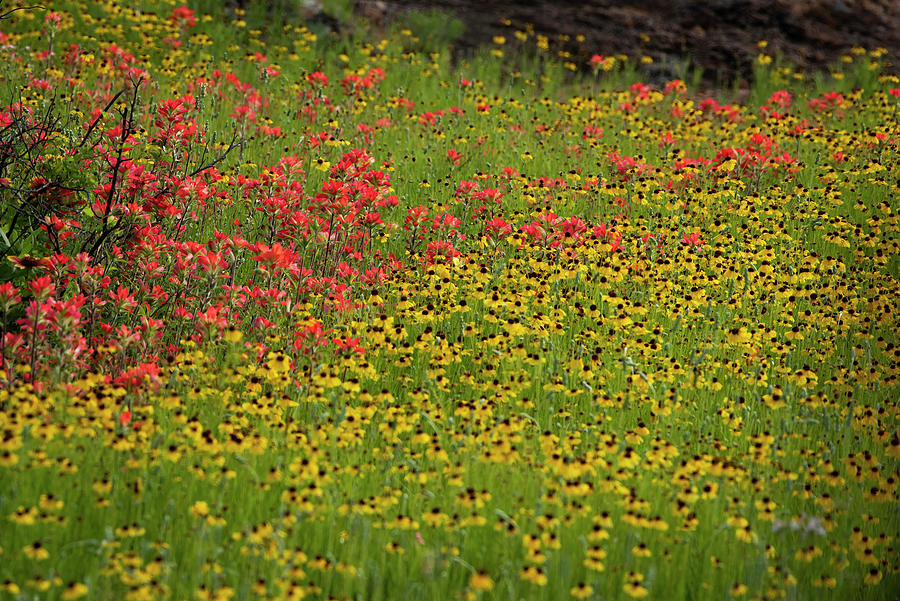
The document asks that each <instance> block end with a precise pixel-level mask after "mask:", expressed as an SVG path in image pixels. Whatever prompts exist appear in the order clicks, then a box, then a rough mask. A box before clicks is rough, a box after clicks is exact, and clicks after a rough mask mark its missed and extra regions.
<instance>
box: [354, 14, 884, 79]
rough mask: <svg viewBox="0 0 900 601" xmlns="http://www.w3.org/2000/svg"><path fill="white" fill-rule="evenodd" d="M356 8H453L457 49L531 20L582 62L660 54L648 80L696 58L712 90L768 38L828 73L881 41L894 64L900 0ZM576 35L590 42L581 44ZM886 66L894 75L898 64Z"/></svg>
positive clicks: (775, 48)
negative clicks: (458, 24)
mask: <svg viewBox="0 0 900 601" xmlns="http://www.w3.org/2000/svg"><path fill="white" fill-rule="evenodd" d="M355 6H356V10H357V13H358V14H359V15H361V16H364V17H366V18H368V19H369V20H370V21H373V22H376V23H377V22H384V23H387V22H390V21H391V20H393V19H394V18H395V17H397V16H399V15H400V14H401V13H403V12H404V11H410V10H417V11H427V10H431V9H438V10H441V11H446V12H449V13H451V14H453V15H455V16H456V17H457V18H459V19H460V20H461V21H462V22H463V23H464V24H465V33H464V34H463V37H462V39H460V40H458V41H457V43H456V45H455V48H454V52H455V53H456V54H457V55H459V54H464V53H465V52H466V51H469V50H471V49H473V48H476V47H478V46H479V45H482V44H489V43H490V42H491V39H492V38H493V36H495V35H503V36H505V37H506V38H507V40H510V41H514V39H513V36H512V34H513V32H514V31H515V30H516V29H524V28H525V26H526V24H531V25H532V26H533V28H534V32H535V33H536V34H543V35H546V36H548V37H549V38H550V42H551V45H552V47H553V48H555V49H564V50H568V51H570V52H571V53H572V59H571V60H573V62H575V63H576V64H579V65H584V64H585V63H586V61H587V60H588V59H589V58H590V57H591V55H593V54H595V53H596V54H604V55H609V54H619V53H623V54H627V55H628V56H629V57H631V58H638V57H640V56H642V55H645V54H646V55H649V56H651V57H653V59H654V64H653V65H650V66H649V67H648V72H649V75H650V77H651V78H652V79H654V80H666V79H667V78H668V76H669V75H671V74H672V73H670V72H667V71H671V70H672V69H673V65H675V64H677V63H678V62H679V61H683V60H684V58H685V57H689V58H690V60H691V62H692V65H693V66H695V67H699V68H701V69H702V70H703V82H704V83H705V84H707V85H711V86H715V87H721V86H727V85H731V84H732V83H733V82H735V81H738V80H739V79H744V80H746V79H747V78H748V76H749V75H750V74H751V73H752V66H753V62H754V61H755V60H756V56H757V55H758V54H759V53H760V52H761V51H760V49H759V47H758V46H757V42H759V41H760V40H767V41H768V42H769V46H768V48H767V49H766V50H765V52H766V53H767V54H769V55H773V56H774V55H777V54H780V55H782V56H783V57H785V58H786V59H787V60H789V61H790V62H791V63H793V64H794V65H796V66H798V67H800V68H802V69H803V70H806V71H817V70H825V69H827V68H828V66H829V65H831V64H833V63H834V62H835V61H837V60H839V59H840V57H841V55H842V54H845V53H846V52H847V51H848V50H849V49H850V48H851V47H853V46H862V47H864V48H866V49H867V50H872V49H875V48H877V47H883V48H885V49H886V50H887V51H888V55H889V56H888V60H889V61H890V60H891V59H893V62H894V63H898V62H900V0H794V1H788V0H669V1H666V0H645V1H633V0H616V1H611V0H587V1H582V2H577V1H572V0H558V1H547V0H519V1H513V0H426V1H417V0H356V3H355ZM506 19H508V20H509V21H511V26H507V25H504V24H503V21H504V20H506ZM578 34H582V35H584V36H585V38H586V39H585V41H584V42H583V43H580V44H578V43H576V42H575V36H576V35H578ZM560 35H569V36H571V40H569V41H567V42H565V41H559V36H560ZM642 36H646V38H649V39H646V38H642ZM529 43H530V44H532V45H533V44H534V41H533V39H532V40H529ZM889 70H891V71H894V72H896V71H897V69H896V64H895V65H894V66H892V67H890V68H889Z"/></svg>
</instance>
